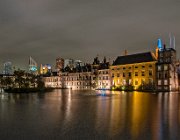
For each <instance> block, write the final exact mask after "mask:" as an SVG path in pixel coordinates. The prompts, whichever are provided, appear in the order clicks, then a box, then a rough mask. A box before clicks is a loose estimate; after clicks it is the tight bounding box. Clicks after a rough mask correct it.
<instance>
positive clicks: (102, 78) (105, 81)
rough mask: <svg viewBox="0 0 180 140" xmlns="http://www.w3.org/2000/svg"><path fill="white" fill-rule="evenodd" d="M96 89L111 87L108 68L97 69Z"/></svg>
mask: <svg viewBox="0 0 180 140" xmlns="http://www.w3.org/2000/svg"><path fill="white" fill-rule="evenodd" d="M97 79H98V84H97V89H111V74H110V69H102V70H98V78H97Z"/></svg>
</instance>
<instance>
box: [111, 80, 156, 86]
mask: <svg viewBox="0 0 180 140" xmlns="http://www.w3.org/2000/svg"><path fill="white" fill-rule="evenodd" d="M148 83H149V84H153V79H149V81H148ZM113 84H120V80H117V83H115V82H114V81H113ZM122 84H123V85H126V84H129V85H131V84H132V79H129V80H126V79H123V80H122ZM134 84H135V85H136V86H137V85H139V84H145V79H141V80H139V79H135V81H134Z"/></svg>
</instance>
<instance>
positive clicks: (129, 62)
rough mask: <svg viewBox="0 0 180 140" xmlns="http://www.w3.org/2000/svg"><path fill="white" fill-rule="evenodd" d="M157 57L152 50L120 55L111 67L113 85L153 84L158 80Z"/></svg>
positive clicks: (138, 85)
mask: <svg viewBox="0 0 180 140" xmlns="http://www.w3.org/2000/svg"><path fill="white" fill-rule="evenodd" d="M155 64H156V57H155V55H154V54H153V53H151V52H146V53H138V54H132V55H124V56H119V57H117V59H116V60H115V62H114V63H113V65H112V66H111V67H110V69H111V77H112V81H111V82H112V83H111V84H112V86H116V87H120V88H122V89H123V87H125V86H133V87H134V89H137V88H139V87H140V86H145V85H148V86H153V84H154V83H155V80H156V77H155V75H156V71H155V70H156V69H155Z"/></svg>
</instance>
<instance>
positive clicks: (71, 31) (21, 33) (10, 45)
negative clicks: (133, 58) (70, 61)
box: [0, 0, 180, 67]
mask: <svg viewBox="0 0 180 140" xmlns="http://www.w3.org/2000/svg"><path fill="white" fill-rule="evenodd" d="M179 13H180V1H179V0H171V1H170V0H135V1H130V0H121V1H120V0H98V1H97V0H31V1H28V0H4V1H3V0H1V1H0V63H1V64H2V63H3V62H4V61H7V60H8V61H12V62H13V63H14V64H15V65H17V66H19V67H25V66H27V62H28V57H29V56H33V57H34V58H35V59H36V60H37V61H38V63H52V64H53V63H55V58H56V57H58V56H60V57H64V58H69V57H70V58H77V59H82V60H84V61H89V62H90V61H92V58H93V57H94V56H96V55H97V54H99V55H100V56H102V57H103V56H104V55H106V56H107V57H110V58H112V59H113V58H114V57H116V56H117V55H121V54H122V53H123V50H124V49H127V50H128V51H129V53H136V52H141V51H149V50H153V49H154V48H155V45H156V39H157V38H158V37H160V36H161V37H162V38H163V39H164V40H165V39H166V40H167V39H168V35H169V33H173V34H174V35H175V36H176V46H177V51H178V53H179V52H180V49H179V48H178V46H179V44H180V42H179V40H180V28H179V25H180V17H179ZM166 42H167V41H166ZM167 43H168V42H167ZM23 65H24V66H23Z"/></svg>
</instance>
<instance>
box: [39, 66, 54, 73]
mask: <svg viewBox="0 0 180 140" xmlns="http://www.w3.org/2000/svg"><path fill="white" fill-rule="evenodd" d="M51 72H52V67H51V65H50V64H46V65H42V64H41V67H40V74H42V75H46V74H51Z"/></svg>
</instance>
